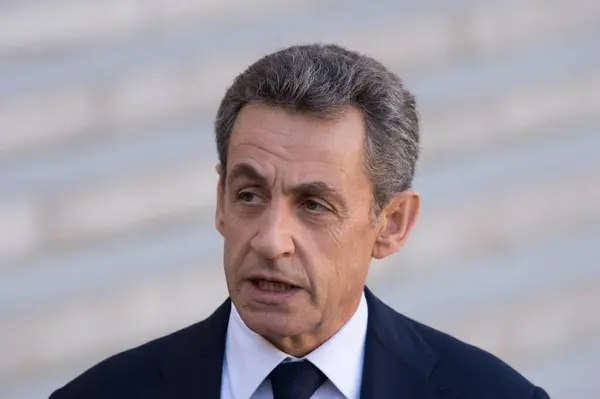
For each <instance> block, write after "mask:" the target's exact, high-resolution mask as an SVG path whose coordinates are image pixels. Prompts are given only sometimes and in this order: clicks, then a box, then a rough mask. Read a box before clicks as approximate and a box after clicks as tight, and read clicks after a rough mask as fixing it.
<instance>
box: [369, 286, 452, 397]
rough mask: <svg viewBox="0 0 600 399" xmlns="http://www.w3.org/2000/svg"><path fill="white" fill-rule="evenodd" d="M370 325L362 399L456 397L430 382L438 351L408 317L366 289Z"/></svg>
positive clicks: (444, 388)
mask: <svg viewBox="0 0 600 399" xmlns="http://www.w3.org/2000/svg"><path fill="white" fill-rule="evenodd" d="M365 297H366V299H367V304H368V306H369V321H368V324H367V337H366V342H365V358H364V366H363V378H362V387H361V399H387V398H411V399H412V398H423V399H425V398H427V399H434V398H435V399H438V398H439V399H441V398H444V399H448V398H454V397H456V393H455V392H450V391H448V390H447V389H446V387H443V386H441V385H438V384H436V383H435V382H434V381H432V380H430V379H429V376H430V374H431V372H432V371H433V369H434V366H435V364H436V354H435V352H434V350H433V349H432V348H431V347H430V346H429V345H428V344H427V343H426V342H425V341H424V340H423V339H422V337H421V335H420V334H419V332H418V331H417V330H416V329H415V327H414V326H413V325H412V324H411V322H410V321H409V320H408V319H407V318H405V317H404V316H402V315H400V314H398V313H397V312H395V311H394V310H393V309H391V308H390V307H388V306H387V305H385V304H384V303H383V302H381V301H380V300H379V299H378V298H377V297H375V295H373V293H372V292H371V291H370V290H369V289H368V288H365Z"/></svg>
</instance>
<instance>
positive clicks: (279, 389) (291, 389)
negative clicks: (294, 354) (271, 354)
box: [269, 360, 327, 399]
mask: <svg viewBox="0 0 600 399" xmlns="http://www.w3.org/2000/svg"><path fill="white" fill-rule="evenodd" d="M269 379H270V380H271V387H272V389H273V399H309V398H310V397H311V396H312V395H313V394H314V393H315V391H316V390H317V389H319V387H320V386H321V385H323V383H324V382H325V380H326V379H327V377H326V376H325V374H323V373H322V372H321V370H319V369H318V368H317V367H316V366H315V365H314V364H312V363H311V362H309V361H308V360H301V361H298V362H287V363H280V364H279V365H278V366H277V367H275V369H274V370H273V371H272V372H271V374H269Z"/></svg>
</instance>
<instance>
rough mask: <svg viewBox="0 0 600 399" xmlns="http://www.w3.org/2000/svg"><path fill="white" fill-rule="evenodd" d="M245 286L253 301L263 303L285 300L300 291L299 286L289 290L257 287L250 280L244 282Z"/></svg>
mask: <svg viewBox="0 0 600 399" xmlns="http://www.w3.org/2000/svg"><path fill="white" fill-rule="evenodd" d="M246 286H247V292H248V294H249V296H250V298H252V299H253V300H255V301H259V302H265V303H277V302H281V301H285V300H287V299H290V298H291V297H293V296H294V295H296V294H297V293H298V292H299V291H300V288H292V289H291V290H286V291H267V290H263V289H261V288H259V287H258V285H256V284H254V283H253V282H251V281H248V282H246Z"/></svg>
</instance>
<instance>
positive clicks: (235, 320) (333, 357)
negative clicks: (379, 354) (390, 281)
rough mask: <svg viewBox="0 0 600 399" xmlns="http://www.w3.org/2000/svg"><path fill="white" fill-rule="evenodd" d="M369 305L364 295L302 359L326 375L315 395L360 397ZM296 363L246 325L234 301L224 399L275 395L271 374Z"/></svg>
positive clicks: (262, 398) (345, 398) (337, 398)
mask: <svg viewBox="0 0 600 399" xmlns="http://www.w3.org/2000/svg"><path fill="white" fill-rule="evenodd" d="M367 318H368V309H367V301H366V299H365V296H364V294H363V296H362V298H361V301H360V304H359V306H358V309H357V310H356V312H355V313H354V315H353V316H352V317H351V318H350V320H348V321H347V322H346V324H344V326H343V327H342V328H341V329H340V330H339V331H338V332H337V333H336V334H335V335H334V336H333V337H331V338H330V339H329V340H327V342H325V343H323V344H322V345H321V346H319V347H318V348H317V349H315V350H314V351H313V352H311V353H309V354H308V355H306V356H305V357H304V359H306V360H309V361H310V362H311V363H312V364H314V365H315V366H317V367H318V368H319V369H320V370H321V371H322V372H323V374H325V375H326V376H327V381H326V382H325V383H324V384H323V385H322V386H321V387H320V388H319V389H318V390H317V391H316V392H315V394H314V395H313V396H312V399H325V398H327V399H359V396H360V386H361V382H362V369H363V357H364V348H365V337H366V335H367ZM284 360H285V361H298V360H302V359H297V358H293V357H291V356H289V355H287V354H286V353H284V352H282V351H280V350H279V349H277V348H276V347H274V346H273V345H271V344H270V343H269V342H268V341H267V340H266V339H264V338H263V337H261V336H260V335H258V334H256V333H255V332H253V331H252V330H250V329H249V328H248V326H246V324H244V322H243V321H242V319H241V317H240V315H239V313H238V311H237V309H236V308H235V306H233V304H232V305H231V314H230V316H229V325H228V328H227V337H226V343H225V359H224V361H223V374H222V376H223V377H222V380H221V381H222V382H221V398H222V399H273V392H272V390H271V382H270V381H269V380H268V378H267V377H268V376H269V374H270V373H271V371H273V369H274V368H275V367H277V365H278V364H279V363H281V362H282V361H284Z"/></svg>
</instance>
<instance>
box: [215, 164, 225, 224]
mask: <svg viewBox="0 0 600 399" xmlns="http://www.w3.org/2000/svg"><path fill="white" fill-rule="evenodd" d="M215 170H216V171H217V173H218V174H219V179H218V181H217V206H216V208H215V227H216V228H217V231H218V232H219V233H220V234H221V235H224V232H225V215H224V214H223V211H224V209H223V207H224V206H225V204H224V202H223V200H224V199H225V193H224V187H225V182H224V181H223V168H222V166H221V164H217V165H216V166H215Z"/></svg>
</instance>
